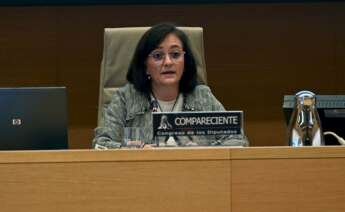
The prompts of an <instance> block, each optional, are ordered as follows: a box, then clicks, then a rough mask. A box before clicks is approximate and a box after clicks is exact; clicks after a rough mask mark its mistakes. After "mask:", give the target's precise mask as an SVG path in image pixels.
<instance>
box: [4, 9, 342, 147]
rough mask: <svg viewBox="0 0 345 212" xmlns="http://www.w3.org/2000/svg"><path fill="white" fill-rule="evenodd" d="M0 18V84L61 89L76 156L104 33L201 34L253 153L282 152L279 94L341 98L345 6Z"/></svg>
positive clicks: (27, 12)
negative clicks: (156, 27) (266, 148)
mask: <svg viewBox="0 0 345 212" xmlns="http://www.w3.org/2000/svg"><path fill="white" fill-rule="evenodd" d="M0 13H1V14H2V15H1V17H0V25H1V26H2V29H1V31H0V46H1V48H0V70H1V76H2V77H1V79H0V86H41V85H47V86H48V85H52V86H55V85H59V86H61V85H65V86H67V87H68V93H69V120H70V144H71V145H70V146H71V147H73V148H88V147H90V145H91V139H92V137H93V128H94V127H95V126H96V120H97V117H96V116H97V104H98V89H99V70H100V68H99V67H100V62H101V58H102V48H103V28H105V27H122V26H147V25H153V24H155V23H158V22H161V21H173V22H176V23H178V24H180V25H185V26H202V27H204V30H205V37H204V38H205V49H206V64H207V70H208V80H209V85H210V86H211V88H212V90H213V92H214V94H215V95H216V96H217V97H218V98H219V99H220V100H221V101H222V102H223V103H224V105H225V107H226V108H227V109H243V110H244V111H245V121H246V123H245V125H246V131H247V134H248V137H249V138H250V141H251V144H252V145H284V144H285V142H283V141H284V140H285V139H286V138H285V137H284V136H285V125H284V124H283V123H284V121H283V113H282V108H281V107H282V99H283V95H284V94H293V93H295V92H296V91H298V90H301V89H310V90H313V91H315V92H316V93H318V94H344V90H345V89H344V88H345V85H344V81H345V74H344V71H343V70H344V68H345V65H344V55H345V54H344V53H345V50H344V48H345V47H344V46H345V36H344V35H345V32H344V27H343V25H344V22H345V4H344V3H303V4H293V3H289V4H282V3H280V4H264V3H262V4H207V5H202V4H198V5H145V6H141V5H119V6H116V5H112V6H61V7H60V6H55V7H54V6H52V7H0ZM153 13H154V15H152V14H153ZM275 124H279V125H275ZM76 133H77V134H76ZM80 134H83V135H80ZM79 138H84V139H83V140H79ZM267 138H269V139H267ZM272 141H279V142H275V143H272Z"/></svg>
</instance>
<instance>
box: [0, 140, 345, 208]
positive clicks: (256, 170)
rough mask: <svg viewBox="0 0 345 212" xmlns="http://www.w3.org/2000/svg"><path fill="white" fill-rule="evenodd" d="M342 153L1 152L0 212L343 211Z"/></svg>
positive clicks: (200, 150) (344, 162)
mask: <svg viewBox="0 0 345 212" xmlns="http://www.w3.org/2000/svg"><path fill="white" fill-rule="evenodd" d="M344 167H345V148H343V147H322V148H289V147H261V148H253V147H249V148H227V147H224V148H182V149H178V148H176V149H174V148H172V149H151V150H109V151H95V150H69V151H19V152H0V176H1V177H0V201H1V212H3V211H4V212H8V211H11V212H12V211H29V212H31V211H34V212H41V211H42V212H43V211H86V212H88V211H97V212H98V211H159V212H161V211H164V212H166V211H167V212H170V211H191V212H193V211H198V212H199V211H205V212H207V211H212V212H214V211H217V212H218V211H224V212H225V211H227V212H229V211H233V212H237V211H241V212H246V211H259V212H260V211H265V212H271V211H272V212H273V211H274V212H276V211H283V212H284V211H315V212H318V211H320V212H321V211H332V212H337V211H339V212H340V211H345V202H344V197H345V180H344V179H345V168H344Z"/></svg>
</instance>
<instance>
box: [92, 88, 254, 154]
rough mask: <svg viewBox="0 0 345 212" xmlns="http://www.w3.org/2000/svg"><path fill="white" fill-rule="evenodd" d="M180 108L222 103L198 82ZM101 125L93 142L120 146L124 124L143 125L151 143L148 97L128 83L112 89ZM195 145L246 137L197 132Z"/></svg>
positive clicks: (219, 108) (195, 108) (211, 107)
mask: <svg viewBox="0 0 345 212" xmlns="http://www.w3.org/2000/svg"><path fill="white" fill-rule="evenodd" d="M182 110H183V111H224V110H225V109H224V107H223V105H222V104H221V103H220V102H219V101H218V100H217V99H216V97H215V96H214V95H213V94H212V92H211V90H210V88H209V87H207V86H206V85H198V86H196V87H195V89H194V90H193V92H191V93H189V94H188V95H186V96H184V104H183V109H182ZM103 117H104V120H103V123H104V126H99V127H97V128H96V129H95V134H96V135H95V138H94V140H93V146H94V147H95V146H97V147H104V148H120V147H121V141H122V137H123V128H124V127H141V128H143V129H144V132H145V135H144V141H145V143H148V144H150V143H152V141H153V135H152V133H153V132H152V113H151V111H150V100H149V99H148V97H146V96H145V95H143V94H142V93H140V92H138V91H137V90H136V89H135V88H134V86H133V85H132V84H130V83H128V84H126V85H125V86H123V87H121V88H119V89H118V90H117V91H115V93H114V95H113V97H112V101H111V103H110V104H109V105H108V107H107V108H106V109H105V111H104V116H103ZM195 140H196V142H197V144H198V145H203V146H205V145H207V146H208V145H231V146H246V145H248V143H247V141H246V140H245V139H229V137H227V138H224V137H219V136H212V137H211V136H207V137H206V136H202V137H201V136H198V139H195Z"/></svg>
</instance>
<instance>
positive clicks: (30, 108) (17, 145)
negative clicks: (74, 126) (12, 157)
mask: <svg viewBox="0 0 345 212" xmlns="http://www.w3.org/2000/svg"><path fill="white" fill-rule="evenodd" d="M67 122H68V121H67V95H66V88H65V87H32V88H0V130H1V134H0V150H51V149H68V134H67V128H68V127H67V125H68V123H67Z"/></svg>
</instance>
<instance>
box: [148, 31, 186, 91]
mask: <svg viewBox="0 0 345 212" xmlns="http://www.w3.org/2000/svg"><path fill="white" fill-rule="evenodd" d="M184 54H185V52H184V51H183V46H182V42H181V40H180V39H179V38H178V37H177V36H176V35H175V34H173V33H171V34H168V35H167V36H166V37H165V38H164V40H163V41H162V43H160V44H159V46H158V48H156V49H154V50H153V51H152V52H151V53H150V54H149V56H148V57H147V60H146V69H147V70H146V72H147V73H146V74H148V75H150V76H151V85H152V87H155V88H160V87H162V86H177V87H178V86H179V82H180V80H181V77H182V74H183V71H184Z"/></svg>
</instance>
